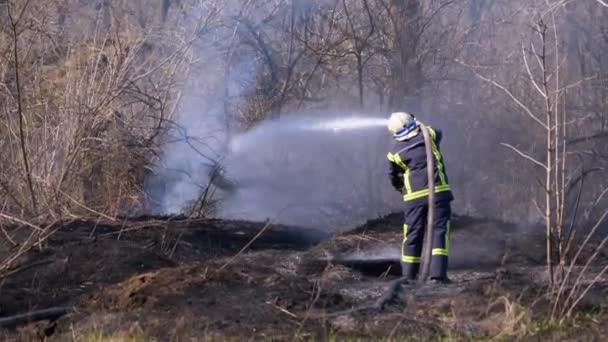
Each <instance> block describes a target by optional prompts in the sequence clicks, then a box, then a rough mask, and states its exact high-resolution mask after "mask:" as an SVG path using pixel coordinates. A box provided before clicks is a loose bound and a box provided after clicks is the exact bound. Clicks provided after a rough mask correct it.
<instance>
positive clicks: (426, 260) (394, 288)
mask: <svg viewBox="0 0 608 342" xmlns="http://www.w3.org/2000/svg"><path fill="white" fill-rule="evenodd" d="M420 130H421V131H422V136H423V137H424V147H425V152H426V165H427V167H426V170H427V177H428V185H429V196H428V210H427V217H426V220H427V224H426V232H425V234H424V235H425V236H424V247H423V255H422V265H421V266H422V269H421V273H420V276H419V277H418V282H419V283H421V284H422V283H425V282H426V281H427V278H428V276H429V270H430V267H431V257H432V248H433V221H434V219H435V168H434V166H433V165H434V157H433V150H432V142H431V138H430V136H429V129H428V128H427V127H426V126H425V125H424V124H420ZM406 281H407V277H405V276H403V277H401V278H399V279H395V280H393V281H391V282H390V283H389V285H388V287H387V289H386V291H385V292H384V293H383V294H382V296H380V298H378V299H377V300H376V301H375V303H374V304H372V305H366V306H361V307H356V308H353V309H350V310H345V311H339V312H333V313H330V314H325V315H321V316H319V317H325V318H327V317H336V316H342V315H348V314H352V313H355V312H360V311H367V310H374V311H381V310H383V309H384V306H385V305H386V304H388V303H389V302H391V301H392V300H393V298H394V297H395V296H396V295H397V293H398V291H399V287H400V285H401V284H402V283H404V282H406Z"/></svg>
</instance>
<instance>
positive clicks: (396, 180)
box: [391, 177, 403, 192]
mask: <svg viewBox="0 0 608 342" xmlns="http://www.w3.org/2000/svg"><path fill="white" fill-rule="evenodd" d="M391 184H392V185H393V188H395V190H397V191H399V192H401V191H402V190H403V178H401V177H391Z"/></svg>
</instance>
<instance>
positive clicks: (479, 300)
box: [0, 215, 608, 341]
mask: <svg viewBox="0 0 608 342" xmlns="http://www.w3.org/2000/svg"><path fill="white" fill-rule="evenodd" d="M401 226H402V222H401V217H400V215H390V216H388V217H386V218H383V219H379V220H374V221H370V222H368V223H367V224H366V225H363V226H361V227H358V228H356V229H354V230H352V231H350V232H347V233H343V234H340V235H336V236H330V235H329V234H327V233H325V232H324V231H321V230H315V229H310V228H297V227H287V226H280V225H271V224H266V223H252V222H243V221H224V220H203V219H200V220H188V219H186V218H172V219H170V218H153V217H147V218H140V219H134V220H125V221H123V222H118V223H116V222H114V223H108V222H104V223H100V222H95V221H86V220H79V221H73V222H66V223H61V224H57V229H58V230H57V232H56V233H55V234H54V235H53V236H52V237H51V238H50V239H49V241H48V242H47V243H46V245H45V246H44V248H42V249H41V250H35V251H31V252H30V253H29V254H27V255H26V256H25V257H24V258H22V259H21V260H19V263H18V265H17V266H16V267H15V268H13V269H12V270H11V271H9V272H8V273H7V274H6V275H5V276H4V277H3V278H2V284H1V287H0V316H2V317H6V316H11V315H16V314H20V313H24V312H28V311H33V310H39V309H47V308H53V307H69V308H71V309H72V311H71V312H70V313H68V314H66V315H64V316H62V317H61V318H59V319H58V320H56V321H53V322H50V321H48V320H47V321H41V322H32V323H28V324H22V325H18V326H11V327H9V329H6V330H4V332H3V334H4V335H2V336H4V337H5V338H6V339H10V340H32V339H38V338H39V339H44V338H47V339H48V340H72V339H73V338H74V337H76V339H82V340H87V339H88V338H87V336H100V335H101V334H102V335H103V336H112V335H113V334H116V333H121V334H122V333H125V332H127V333H130V334H139V335H141V336H145V337H146V338H145V339H144V340H148V339H152V338H154V339H156V340H160V341H164V340H176V339H179V340H182V339H183V340H189V339H194V340H200V339H211V340H215V339H220V340H225V339H230V340H245V339H247V340H249V339H252V338H253V339H255V340H259V339H262V340H268V339H272V340H293V339H314V340H317V339H320V340H328V339H336V338H340V337H348V338H361V339H378V338H388V337H391V336H392V337H399V338H420V339H429V338H437V337H450V338H455V339H470V338H485V337H491V336H497V335H500V334H503V335H504V334H508V336H510V337H518V336H519V337H521V336H524V335H522V334H524V332H521V331H520V330H521V329H525V327H528V328H529V326H530V324H531V323H530V322H523V321H522V320H521V319H519V318H518V317H523V316H518V313H517V312H516V309H517V308H519V309H518V310H530V317H535V319H542V317H544V316H546V313H547V310H548V306H547V303H546V300H544V297H543V295H542V294H543V293H545V292H546V291H545V290H546V289H545V284H546V282H545V281H544V279H543V278H546V270H545V268H544V267H543V266H542V262H543V255H544V246H543V239H542V230H540V231H539V230H538V229H531V228H528V229H527V230H522V228H521V227H517V226H515V225H510V224H506V223H502V222H497V221H492V220H483V219H473V218H468V217H456V218H455V220H454V223H453V225H452V227H453V234H452V247H451V248H452V252H451V254H452V256H451V269H450V270H451V271H450V272H451V273H450V277H451V279H452V280H453V282H452V283H451V284H447V285H431V284H403V285H401V286H400V287H399V289H398V292H397V296H396V298H395V299H394V300H393V301H392V302H391V303H389V305H388V306H386V307H384V309H383V310H372V309H369V308H367V309H363V308H362V307H366V306H369V305H370V304H372V303H374V301H375V300H376V299H377V298H379V297H380V296H381V295H382V294H383V293H384V292H385V291H386V288H387V286H388V285H389V284H390V283H391V282H392V281H393V280H395V279H397V278H398V277H399V276H400V264H399V261H398V257H399V246H400V244H401V239H402V237H401V228H400V227H401ZM24 230H25V228H24V227H18V226H15V227H8V228H7V231H8V232H9V233H10V234H14V235H17V234H20V232H21V231H24ZM531 231H534V232H539V234H537V233H530V232H531ZM260 233H261V234H260ZM10 251H11V247H10V246H9V245H0V254H1V255H0V256H5V255H7V254H8V253H10ZM600 258H603V259H602V260H600V264H603V265H605V264H606V260H608V258H606V255H601V256H600ZM594 272H595V273H594ZM595 274H597V272H596V271H592V272H590V276H592V275H595ZM600 278H601V280H600V282H599V284H598V285H596V286H595V287H594V288H593V289H592V291H591V292H590V295H589V296H588V297H587V298H586V300H585V301H583V302H582V303H581V306H580V307H579V308H580V309H579V310H581V312H585V313H592V316H590V317H592V318H590V319H588V320H584V321H582V322H583V323H580V324H578V325H577V326H576V327H570V328H568V329H553V328H552V329H548V330H547V331H544V330H543V329H542V326H541V328H539V329H540V332H537V333H536V335H535V336H538V334H547V336H548V337H549V338H551V339H568V338H570V337H576V338H577V339H580V338H583V339H585V340H587V339H595V338H599V337H601V336H602V335H603V334H606V333H608V326H607V325H608V324H607V323H606V316H605V315H604V312H605V310H606V308H608V300H606V298H608V297H607V296H606V295H607V294H608V279H606V278H603V277H600ZM524 304H526V305H524ZM527 304H529V305H527ZM532 304H534V305H532ZM353 308H355V310H353ZM357 308H359V309H357ZM526 317H527V316H526ZM598 317H599V318H598ZM518 329H519V330H518ZM525 333H526V334H527V333H529V331H525ZM92 334H93V335H92ZM518 334H520V335H518Z"/></svg>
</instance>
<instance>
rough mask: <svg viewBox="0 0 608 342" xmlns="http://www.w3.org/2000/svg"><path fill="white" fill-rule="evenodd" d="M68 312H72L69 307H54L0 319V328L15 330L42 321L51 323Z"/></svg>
mask: <svg viewBox="0 0 608 342" xmlns="http://www.w3.org/2000/svg"><path fill="white" fill-rule="evenodd" d="M70 312H72V308H70V307H55V308H48V309H44V310H37V311H30V312H26V313H23V314H19V315H14V316H8V317H3V318H0V328H15V327H17V326H19V325H23V324H27V323H33V322H37V321H43V320H52V321H53V320H56V319H58V318H60V317H61V316H63V315H66V314H68V313H70Z"/></svg>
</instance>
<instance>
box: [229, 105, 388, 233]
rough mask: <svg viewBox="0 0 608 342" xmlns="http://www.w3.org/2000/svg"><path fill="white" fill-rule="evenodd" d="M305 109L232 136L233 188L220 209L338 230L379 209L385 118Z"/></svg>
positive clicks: (238, 215)
mask: <svg viewBox="0 0 608 342" xmlns="http://www.w3.org/2000/svg"><path fill="white" fill-rule="evenodd" d="M326 117H327V114H325V115H313V114H308V115H307V117H305V118H302V115H301V114H299V115H297V116H296V117H286V118H284V119H281V120H275V121H269V122H264V123H262V124H261V125H260V126H258V127H256V128H254V129H253V130H251V131H248V132H246V133H244V134H242V135H239V136H237V137H235V139H234V140H233V141H232V142H231V144H230V153H229V156H228V157H227V158H226V160H225V164H224V165H225V169H226V177H228V178H229V179H231V180H234V182H235V183H236V189H235V190H234V191H233V192H231V193H228V194H226V196H225V197H224V198H223V199H222V202H221V203H222V204H221V211H220V215H221V216H222V217H230V218H241V219H250V220H265V219H271V220H275V221H278V222H282V223H286V224H296V225H299V226H315V227H331V228H333V229H334V230H339V229H340V227H343V228H346V227H348V226H352V225H353V224H355V223H360V222H362V221H363V220H365V219H367V218H369V217H373V216H379V215H382V214H385V213H387V212H389V211H390V208H387V207H386V202H384V201H383V200H382V199H383V198H386V196H385V194H386V191H389V189H388V186H387V183H388V182H387V180H386V176H385V172H384V171H385V164H386V161H385V160H384V158H385V153H379V152H378V151H385V150H386V147H387V146H386V145H387V144H388V141H387V134H386V130H385V129H384V124H385V119H384V118H375V117H360V116H353V115H351V114H348V115H344V114H343V115H339V114H333V115H331V116H330V118H329V119H326Z"/></svg>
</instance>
